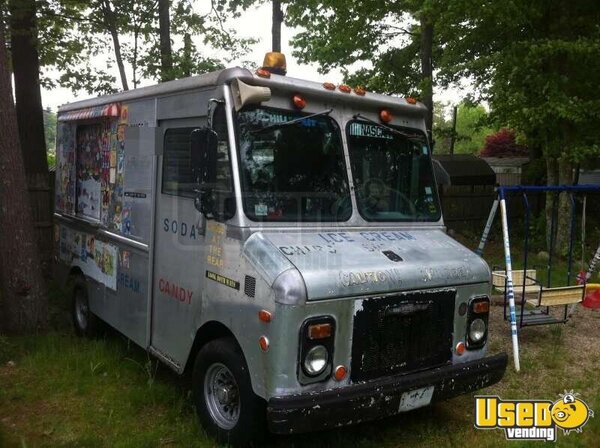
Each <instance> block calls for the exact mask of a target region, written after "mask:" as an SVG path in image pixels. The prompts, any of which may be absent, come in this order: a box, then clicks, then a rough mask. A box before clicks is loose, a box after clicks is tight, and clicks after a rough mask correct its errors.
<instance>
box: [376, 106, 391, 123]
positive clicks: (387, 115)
mask: <svg viewBox="0 0 600 448" xmlns="http://www.w3.org/2000/svg"><path fill="white" fill-rule="evenodd" d="M379 119H380V120H381V121H383V122H384V123H389V122H390V121H392V114H391V112H390V111H389V110H387V109H382V110H381V112H379Z"/></svg>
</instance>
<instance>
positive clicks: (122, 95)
mask: <svg viewBox="0 0 600 448" xmlns="http://www.w3.org/2000/svg"><path fill="white" fill-rule="evenodd" d="M234 79H239V80H241V81H243V82H246V83H249V84H253V85H260V86H265V87H270V88H274V89H277V90H278V91H289V92H295V93H298V92H302V93H306V94H309V95H315V96H318V97H319V98H323V99H324V100H327V101H332V102H344V103H350V104H353V105H355V106H356V107H357V109H361V108H365V107H368V106H371V107H388V108H393V109H395V110H398V109H400V110H401V111H402V113H403V114H406V115H412V116H423V115H424V114H425V112H426V110H427V109H426V108H425V106H424V105H423V104H422V103H417V104H410V103H409V102H408V101H407V100H406V99H405V98H402V97H398V96H389V95H382V94H378V93H372V92H366V94H364V95H358V94H356V93H355V91H352V92H350V93H344V92H342V91H340V90H339V89H337V88H336V89H334V90H328V89H326V88H325V87H324V84H323V83H320V82H314V81H307V80H304V79H298V78H293V77H291V76H281V75H275V74H272V75H271V76H270V77H269V78H264V77H259V76H257V75H256V74H254V73H252V72H250V71H249V70H247V69H244V68H240V67H234V68H228V69H223V70H218V71H215V72H211V73H206V74H204V75H199V76H192V77H189V78H182V79H177V80H175V81H167V82H163V83H159V84H155V85H153V86H148V87H140V88H138V89H133V90H127V91H124V92H119V93H114V94H111V95H104V96H99V97H96V98H89V99H86V100H82V101H75V102H73V103H69V104H65V105H62V106H60V107H59V108H58V114H59V115H60V114H62V113H64V112H70V111H76V110H81V109H86V108H91V107H98V106H104V105H108V104H111V103H119V102H125V101H131V100H136V99H142V98H152V97H160V96H165V95H170V94H174V93H181V92H186V91H192V90H196V89H202V88H206V87H212V86H217V85H221V84H228V83H230V82H231V81H232V80H234Z"/></svg>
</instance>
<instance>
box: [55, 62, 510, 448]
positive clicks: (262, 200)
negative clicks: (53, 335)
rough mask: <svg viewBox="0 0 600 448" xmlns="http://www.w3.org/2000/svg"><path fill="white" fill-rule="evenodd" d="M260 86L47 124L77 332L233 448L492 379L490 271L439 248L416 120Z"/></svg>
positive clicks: (62, 263) (226, 85)
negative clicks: (168, 393)
mask: <svg viewBox="0 0 600 448" xmlns="http://www.w3.org/2000/svg"><path fill="white" fill-rule="evenodd" d="M272 56H273V59H274V60H275V61H279V59H278V56H277V55H272ZM277 63H278V64H280V63H279V62H277ZM274 66H276V67H277V64H275V65H274ZM272 72H277V70H271V71H270V70H268V69H265V68H263V69H259V70H257V71H256V72H255V73H252V72H250V71H248V70H246V69H241V68H232V69H226V70H222V71H219V72H215V73H209V74H206V75H202V76H197V77H192V78H187V79H181V80H177V81H172V82H166V83H163V84H159V85H156V86H152V87H144V88H140V89H136V90H131V91H128V92H123V93H118V94H114V95H109V96H104V97H100V98H95V99H90V100H84V101H79V102H75V103H72V104H68V105H65V106H63V107H61V108H60V109H59V112H58V122H59V125H58V137H57V159H58V160H57V178H56V196H55V204H56V211H55V240H56V258H57V274H58V275H59V276H60V278H62V279H64V280H67V279H70V281H71V284H72V285H73V289H72V290H73V321H74V324H75V328H76V331H77V332H78V333H79V334H82V335H89V334H91V333H93V332H94V330H95V329H96V326H97V325H98V323H99V320H101V321H103V322H106V323H108V324H109V325H110V326H112V327H114V328H115V329H117V330H118V331H119V332H121V333H123V334H124V335H126V336H127V337H128V338H130V339H131V340H132V341H134V342H135V343H137V344H138V345H140V346H141V347H143V348H145V349H146V350H148V351H149V352H150V353H152V354H153V355H154V356H156V357H157V358H158V359H160V360H161V361H163V362H164V363H165V364H167V365H168V366H169V367H171V368H172V369H173V370H175V371H176V372H178V373H184V372H185V371H187V370H188V369H189V370H190V371H191V372H193V374H192V375H193V396H194V402H195V406H196V408H197V411H198V415H199V417H200V420H201V422H202V424H203V425H204V427H205V428H206V429H207V430H209V431H210V432H211V433H212V434H214V435H215V436H216V437H217V438H218V439H219V440H220V441H227V442H229V443H233V444H237V445H243V444H245V443H247V442H249V441H251V440H254V439H257V438H260V436H261V435H262V434H264V432H265V430H266V428H268V429H269V430H270V431H272V432H274V433H288V434H289V433H301V432H306V431H313V430H318V429H325V428H336V427H340V426H343V425H349V424H353V423H358V422H362V421H367V420H373V419H377V418H382V417H386V416H390V415H394V414H397V413H400V412H404V411H409V410H412V409H415V408H418V407H421V406H426V405H429V404H430V403H433V402H436V401H439V400H444V399H447V398H450V397H453V396H456V395H459V394H463V393H468V392H471V391H475V390H477V389H480V388H483V387H486V386H488V385H490V384H493V383H495V382H497V381H499V380H500V379H501V377H502V375H503V374H504V371H505V368H506V363H507V358H506V355H505V354H504V353H502V354H497V355H493V356H487V354H486V341H487V336H488V330H487V323H488V314H489V308H490V303H489V294H490V270H489V268H488V266H487V265H486V263H485V262H484V261H483V260H482V259H481V258H480V257H478V256H477V255H475V254H474V253H473V252H472V251H470V250H468V249H467V248H465V247H463V246H462V245H461V244H459V243H458V242H456V241H454V240H453V239H452V238H450V237H449V236H448V235H446V233H445V231H444V229H445V228H444V222H443V219H442V214H441V209H440V204H439V201H438V195H437V191H436V183H435V179H434V175H433V171H432V164H431V157H430V156H431V150H430V147H429V145H428V142H427V136H426V132H425V125H424V119H423V117H424V113H425V108H424V106H423V105H422V104H420V103H417V102H416V101H414V100H413V99H412V98H399V97H390V96H385V95H378V94H373V93H370V92H365V91H364V90H363V89H361V88H354V89H353V88H350V87H348V86H345V85H340V86H336V85H333V84H330V83H317V82H308V81H303V80H299V79H294V78H291V77H286V76H283V75H278V74H275V73H272Z"/></svg>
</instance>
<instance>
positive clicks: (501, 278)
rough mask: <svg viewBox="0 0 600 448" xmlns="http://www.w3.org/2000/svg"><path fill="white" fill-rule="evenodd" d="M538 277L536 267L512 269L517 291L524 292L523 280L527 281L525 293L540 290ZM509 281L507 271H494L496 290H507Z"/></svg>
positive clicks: (493, 281)
mask: <svg viewBox="0 0 600 448" xmlns="http://www.w3.org/2000/svg"><path fill="white" fill-rule="evenodd" d="M536 277H537V271H536V270H535V269H527V271H523V270H516V271H512V279H513V289H514V291H515V293H517V294H518V293H520V292H523V282H525V294H530V293H537V292H539V290H540V286H539V284H538V283H537V280H536ZM507 283H508V282H507V276H506V271H492V285H493V286H494V288H495V289H496V290H498V291H500V292H502V293H504V292H506V287H507Z"/></svg>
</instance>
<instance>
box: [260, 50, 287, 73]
mask: <svg viewBox="0 0 600 448" xmlns="http://www.w3.org/2000/svg"><path fill="white" fill-rule="evenodd" d="M259 70H266V71H267V72H269V73H273V74H275V75H282V76H285V74H286V73H287V64H286V61H285V55H284V54H283V53H279V52H278V51H269V52H268V53H267V54H265V59H264V60H263V65H262V67H261V68H260V69H259ZM257 74H258V72H257ZM259 76H260V75H259Z"/></svg>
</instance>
